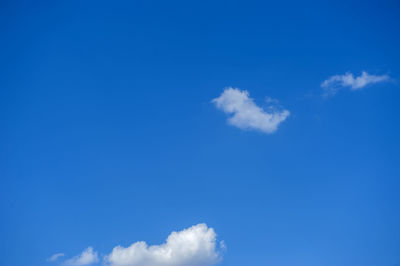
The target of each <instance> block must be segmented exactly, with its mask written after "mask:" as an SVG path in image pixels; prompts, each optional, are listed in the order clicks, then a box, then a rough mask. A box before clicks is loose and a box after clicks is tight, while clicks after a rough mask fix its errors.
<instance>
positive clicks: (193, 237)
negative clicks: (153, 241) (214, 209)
mask: <svg viewBox="0 0 400 266" xmlns="http://www.w3.org/2000/svg"><path fill="white" fill-rule="evenodd" d="M219 260H220V255H219V252H218V247H217V244H216V234H215V232H214V230H213V229H212V228H208V227H207V225H205V224H198V225H195V226H192V227H190V228H188V229H185V230H182V231H180V232H172V233H171V234H170V235H169V236H168V238H167V240H166V242H165V243H164V244H161V245H154V246H148V245H147V244H146V243H145V242H136V243H133V244H132V245H130V246H129V247H121V246H117V247H115V248H114V249H113V250H112V252H111V253H110V254H109V255H108V256H107V257H106V261H107V263H109V264H110V265H112V266H211V265H215V264H216V263H217V262H218V261H219Z"/></svg>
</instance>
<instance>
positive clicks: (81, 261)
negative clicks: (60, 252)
mask: <svg viewBox="0 0 400 266" xmlns="http://www.w3.org/2000/svg"><path fill="white" fill-rule="evenodd" d="M98 261H99V257H98V255H97V252H96V251H94V250H93V248H92V247H88V248H87V249H85V250H84V251H83V252H82V253H81V254H80V255H78V256H75V257H73V258H71V259H68V260H66V261H64V262H63V263H62V265H64V266H82V265H90V264H93V263H96V262H98Z"/></svg>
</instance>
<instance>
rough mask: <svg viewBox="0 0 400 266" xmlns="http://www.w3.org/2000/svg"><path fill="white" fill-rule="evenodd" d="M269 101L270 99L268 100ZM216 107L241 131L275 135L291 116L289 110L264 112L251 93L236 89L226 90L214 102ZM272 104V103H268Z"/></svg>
mask: <svg viewBox="0 0 400 266" xmlns="http://www.w3.org/2000/svg"><path fill="white" fill-rule="evenodd" d="M268 99H269V98H268ZM212 102H213V103H214V104H215V106H216V107H217V108H218V109H220V110H222V111H224V112H225V113H227V114H229V115H230V117H229V118H228V123H229V124H231V125H233V126H236V127H238V128H240V129H251V130H257V131H261V132H264V133H273V132H275V131H276V130H277V129H278V126H279V124H280V123H282V122H283V121H285V119H286V118H287V117H288V116H289V114H290V112H289V111H288V110H278V109H276V108H272V106H270V108H269V109H268V110H264V109H263V108H261V107H259V106H257V105H256V104H255V103H254V101H253V99H252V98H250V96H249V92H248V91H246V90H239V89H235V88H230V87H229V88H226V89H225V90H224V91H223V92H222V94H221V95H220V96H219V97H218V98H215V99H213V100H212ZM267 102H268V103H271V101H267Z"/></svg>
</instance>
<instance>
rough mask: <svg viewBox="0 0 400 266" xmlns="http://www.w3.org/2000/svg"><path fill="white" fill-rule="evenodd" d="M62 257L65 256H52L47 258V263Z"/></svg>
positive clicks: (60, 254)
mask: <svg viewBox="0 0 400 266" xmlns="http://www.w3.org/2000/svg"><path fill="white" fill-rule="evenodd" d="M64 256H65V255H64V253H56V254H54V255H52V256H51V257H50V258H48V259H47V261H50V262H53V261H56V260H58V259H59V258H61V257H64Z"/></svg>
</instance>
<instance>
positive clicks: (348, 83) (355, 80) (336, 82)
mask: <svg viewBox="0 0 400 266" xmlns="http://www.w3.org/2000/svg"><path fill="white" fill-rule="evenodd" d="M388 80H389V76H388V75H381V76H377V75H371V74H368V73H367V72H365V71H363V72H362V73H361V75H360V76H358V77H355V76H354V75H353V74H352V73H346V74H344V75H335V76H332V77H330V78H329V79H327V80H324V81H323V82H322V84H321V87H322V88H323V89H324V95H325V96H329V95H334V94H336V93H337V91H338V90H340V89H341V88H345V87H348V88H350V90H353V91H354V90H360V89H362V88H364V87H365V86H367V85H371V84H376V83H380V82H384V81H388Z"/></svg>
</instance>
